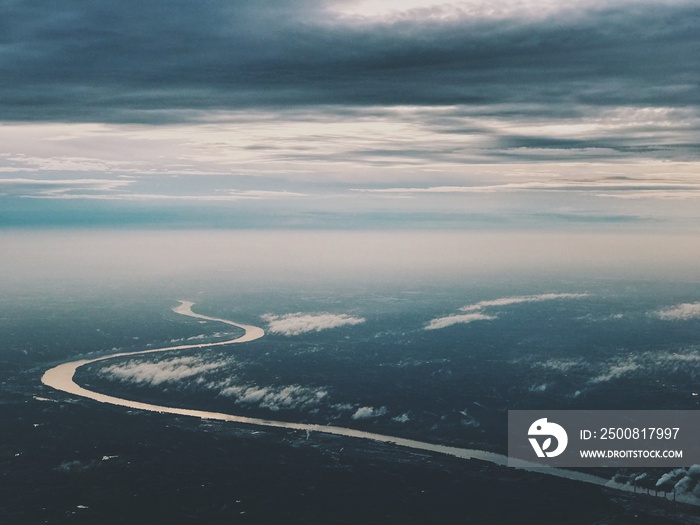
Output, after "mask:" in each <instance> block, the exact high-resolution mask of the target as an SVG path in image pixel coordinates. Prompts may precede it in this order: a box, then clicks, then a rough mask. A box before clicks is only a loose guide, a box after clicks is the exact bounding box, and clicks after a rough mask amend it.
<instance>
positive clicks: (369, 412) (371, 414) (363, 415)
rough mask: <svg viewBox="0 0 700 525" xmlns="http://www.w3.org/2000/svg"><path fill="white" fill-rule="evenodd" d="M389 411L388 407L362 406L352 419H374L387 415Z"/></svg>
mask: <svg viewBox="0 0 700 525" xmlns="http://www.w3.org/2000/svg"><path fill="white" fill-rule="evenodd" d="M388 412H389V411H388V410H387V408H386V407H380V408H374V407H360V408H358V409H357V410H356V411H355V413H354V414H353V415H352V419H374V418H377V417H381V416H383V415H386V414H387V413H388Z"/></svg>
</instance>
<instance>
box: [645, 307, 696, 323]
mask: <svg viewBox="0 0 700 525" xmlns="http://www.w3.org/2000/svg"><path fill="white" fill-rule="evenodd" d="M656 315H657V316H658V317H659V319H663V320H664V321H686V320H688V319H700V303H683V304H678V305H676V306H672V307H670V308H664V309H662V310H659V311H657V312H656Z"/></svg>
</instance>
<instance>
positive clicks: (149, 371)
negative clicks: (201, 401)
mask: <svg viewBox="0 0 700 525" xmlns="http://www.w3.org/2000/svg"><path fill="white" fill-rule="evenodd" d="M230 364H231V362H230V361H227V360H220V361H207V360H206V359H204V358H202V357H196V356H185V357H173V358H170V359H163V360H162V361H155V362H150V361H142V360H139V359H132V360H129V361H127V362H125V363H118V364H114V365H109V366H106V367H104V368H102V369H101V371H100V373H101V374H102V375H106V376H109V377H111V378H113V379H117V380H119V381H125V382H129V383H137V384H146V385H150V386H157V385H161V384H163V383H169V382H176V381H180V380H182V379H186V378H191V377H195V376H200V375H202V374H204V373H206V372H211V371H214V370H217V369H219V368H221V367H224V366H228V365H230Z"/></svg>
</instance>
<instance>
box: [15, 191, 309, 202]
mask: <svg viewBox="0 0 700 525" xmlns="http://www.w3.org/2000/svg"><path fill="white" fill-rule="evenodd" d="M27 196H28V197H32V198H35V199H65V200H76V199H89V200H111V201H199V202H230V201H244V200H263V199H286V198H296V197H305V196H306V195H305V194H303V193H295V192H288V191H264V190H245V191H229V192H228V193H227V194H224V195H167V194H162V193H103V194H94V193H92V194H91V193H79V192H73V193H68V192H67V191H61V192H58V191H51V192H49V191H44V192H42V193H40V194H37V195H27Z"/></svg>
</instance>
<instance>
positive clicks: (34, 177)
mask: <svg viewBox="0 0 700 525" xmlns="http://www.w3.org/2000/svg"><path fill="white" fill-rule="evenodd" d="M698 27H700V5H698V3H697V2H695V1H682V0H679V1H674V0H667V1H659V0H657V1H654V2H651V1H645V0H634V1H631V0H605V1H603V0H578V1H570V2H560V1H554V0H502V1H499V2H486V1H480V0H466V1H455V2H450V1H439V0H438V1H431V0H402V1H399V0H376V1H364V0H297V1H294V2H289V1H278V0H237V1H230V0H229V1H224V0H197V1H185V0H173V1H168V2H161V1H153V2H142V1H135V0H122V1H120V2H113V1H106V0H94V1H90V2H84V1H82V0H63V1H62V2H59V3H47V2H41V1H34V0H26V1H19V0H0V71H1V72H2V74H0V228H5V229H7V228H17V227H22V228H49V227H51V228H54V227H65V228H74V227H80V228H95V227H97V228H143V227H155V228H208V229H211V228H223V229H280V228H283V229H284V228H290V229H380V230H383V229H452V230H454V229H456V230H463V229H469V230H487V231H488V230H504V229H511V230H512V229H515V230H518V229H525V230H551V229H558V230H564V231H567V230H572V229H579V228H581V229H586V230H600V229H608V228H609V229H616V230H620V229H622V230H635V231H649V230H653V231H655V232H663V231H673V232H678V231H681V232H694V231H696V230H697V225H698V224H699V223H700V222H699V219H700V206H699V205H698V204H699V201H700V176H699V174H700V170H699V169H698V168H699V166H700V164H699V160H700V159H699V158H700V146H699V145H700V111H699V103H700V89H698V88H699V87H700V86H699V84H700V33H699V32H698V31H697V28H698Z"/></svg>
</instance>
